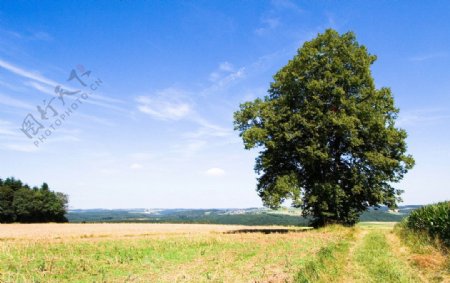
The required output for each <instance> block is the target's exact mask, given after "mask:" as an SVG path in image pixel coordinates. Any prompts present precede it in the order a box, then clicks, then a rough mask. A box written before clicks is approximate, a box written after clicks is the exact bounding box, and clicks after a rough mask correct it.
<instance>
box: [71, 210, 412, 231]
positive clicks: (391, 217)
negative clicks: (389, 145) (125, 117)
mask: <svg viewBox="0 0 450 283" xmlns="http://www.w3.org/2000/svg"><path fill="white" fill-rule="evenodd" d="M413 208H417V206H414V207H412V206H408V207H400V208H399V213H390V212H388V209H387V208H380V209H379V210H374V209H369V210H368V211H366V212H364V213H363V214H362V215H361V217H360V221H381V222H398V221H401V220H402V219H403V218H404V217H406V216H407V215H408V214H409V213H410V212H411V209H413ZM244 210H245V209H244ZM230 211H232V209H162V210H160V211H159V212H158V213H157V214H148V213H143V209H140V210H139V209H135V210H127V209H113V210H109V209H87V210H72V211H69V213H68V214H67V218H68V219H69V222H73V223H82V222H85V223H102V222H109V223H126V222H128V223H189V224H191V223H192V224H194V223H198V224H237V225H288V226H307V225H308V222H309V220H310V219H308V218H304V217H302V216H300V215H292V214H281V213H271V212H270V211H260V212H254V211H252V209H249V210H246V211H244V213H241V214H230Z"/></svg>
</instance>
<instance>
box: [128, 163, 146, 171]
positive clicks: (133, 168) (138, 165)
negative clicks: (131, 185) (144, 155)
mask: <svg viewBox="0 0 450 283" xmlns="http://www.w3.org/2000/svg"><path fill="white" fill-rule="evenodd" d="M142 168H144V166H143V165H142V164H140V163H133V164H131V165H130V169H131V170H140V169H142Z"/></svg>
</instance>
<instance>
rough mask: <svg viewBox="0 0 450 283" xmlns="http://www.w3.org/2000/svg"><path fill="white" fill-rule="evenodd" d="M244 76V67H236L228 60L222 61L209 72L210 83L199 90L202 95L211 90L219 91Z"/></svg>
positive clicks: (211, 91)
mask: <svg viewBox="0 0 450 283" xmlns="http://www.w3.org/2000/svg"><path fill="white" fill-rule="evenodd" d="M244 77H245V67H241V68H238V69H236V68H235V67H234V66H233V64H231V63H229V62H222V63H220V64H219V66H218V67H217V69H216V70H214V71H213V72H211V73H210V74H209V81H210V82H212V84H211V85H209V86H208V87H206V88H204V89H203V90H201V91H200V93H201V94H202V95H208V94H210V93H213V92H217V91H221V90H224V89H225V88H227V87H228V86H229V85H231V84H232V83H234V82H236V81H238V80H240V79H242V78H244Z"/></svg>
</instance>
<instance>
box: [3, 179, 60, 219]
mask: <svg viewBox="0 0 450 283" xmlns="http://www.w3.org/2000/svg"><path fill="white" fill-rule="evenodd" d="M66 209H67V196H66V195H64V194H62V193H58V192H52V191H50V189H49V187H48V185H47V184H46V183H44V184H43V185H42V186H41V188H37V187H34V188H30V187H29V186H28V185H24V184H23V183H22V182H21V181H20V180H16V179H14V178H7V179H6V180H4V181H3V180H1V179H0V223H12V222H23V223H37V222H67V219H66V217H65V214H66Z"/></svg>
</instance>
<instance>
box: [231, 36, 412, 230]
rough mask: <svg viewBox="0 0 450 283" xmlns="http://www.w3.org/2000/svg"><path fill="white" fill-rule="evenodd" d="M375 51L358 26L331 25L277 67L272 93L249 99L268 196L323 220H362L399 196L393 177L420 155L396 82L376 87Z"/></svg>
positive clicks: (246, 120) (249, 132)
mask: <svg viewBox="0 0 450 283" xmlns="http://www.w3.org/2000/svg"><path fill="white" fill-rule="evenodd" d="M375 60H376V56H374V55H371V54H369V53H368V51H367V49H366V47H365V46H363V45H360V44H359V43H358V42H357V41H356V38H355V35H354V34H353V33H352V32H348V33H345V34H342V35H340V34H339V33H337V32H336V31H334V30H331V29H329V30H326V31H325V32H324V33H323V34H319V35H318V36H317V37H316V38H315V39H313V40H311V41H308V42H305V43H304V44H303V46H302V47H301V48H300V49H299V50H298V52H297V55H296V56H295V57H294V58H293V59H292V60H290V61H289V62H288V64H287V65H286V66H284V67H283V68H282V69H281V70H279V71H278V73H277V74H276V75H275V76H274V81H273V82H272V83H271V85H270V88H269V91H268V95H266V96H265V97H264V98H263V99H260V98H258V99H256V100H254V101H251V102H245V103H243V104H241V105H240V110H239V111H237V112H236V113H235V114H234V118H235V122H234V123H235V129H236V130H238V131H239V132H240V136H241V137H242V139H243V142H244V145H245V148H246V149H252V148H259V149H260V152H259V155H258V157H257V158H256V165H255V171H256V172H257V174H258V185H257V192H258V194H259V196H260V197H261V198H262V200H263V202H264V204H265V205H267V206H269V207H272V208H277V207H279V206H280V205H281V203H283V202H284V201H285V200H286V199H291V200H292V205H293V206H295V207H301V208H302V209H303V214H304V215H305V216H312V218H313V222H312V224H313V225H314V226H323V225H326V224H329V223H342V224H346V225H353V224H355V223H356V222H357V221H358V219H359V215H360V214H361V213H362V212H363V211H364V210H366V209H367V208H368V207H370V206H379V205H387V206H389V207H395V206H396V205H397V202H398V201H399V200H400V197H399V196H400V194H401V193H402V191H401V190H398V189H395V188H394V187H393V183H396V182H398V181H400V180H401V179H402V178H403V176H404V175H405V174H406V173H407V171H408V170H409V169H411V168H412V167H413V165H414V159H413V158H412V156H411V155H408V154H406V151H407V145H406V141H405V139H406V137H407V134H406V131H405V130H403V129H399V128H397V127H396V125H395V120H396V118H397V115H398V112H399V110H398V109H397V108H396V107H395V106H394V99H393V96H392V94H391V90H390V89H389V88H386V87H382V88H380V89H377V88H376V87H375V83H374V80H373V78H372V75H371V71H370V66H371V65H372V64H373V63H374V62H375Z"/></svg>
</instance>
